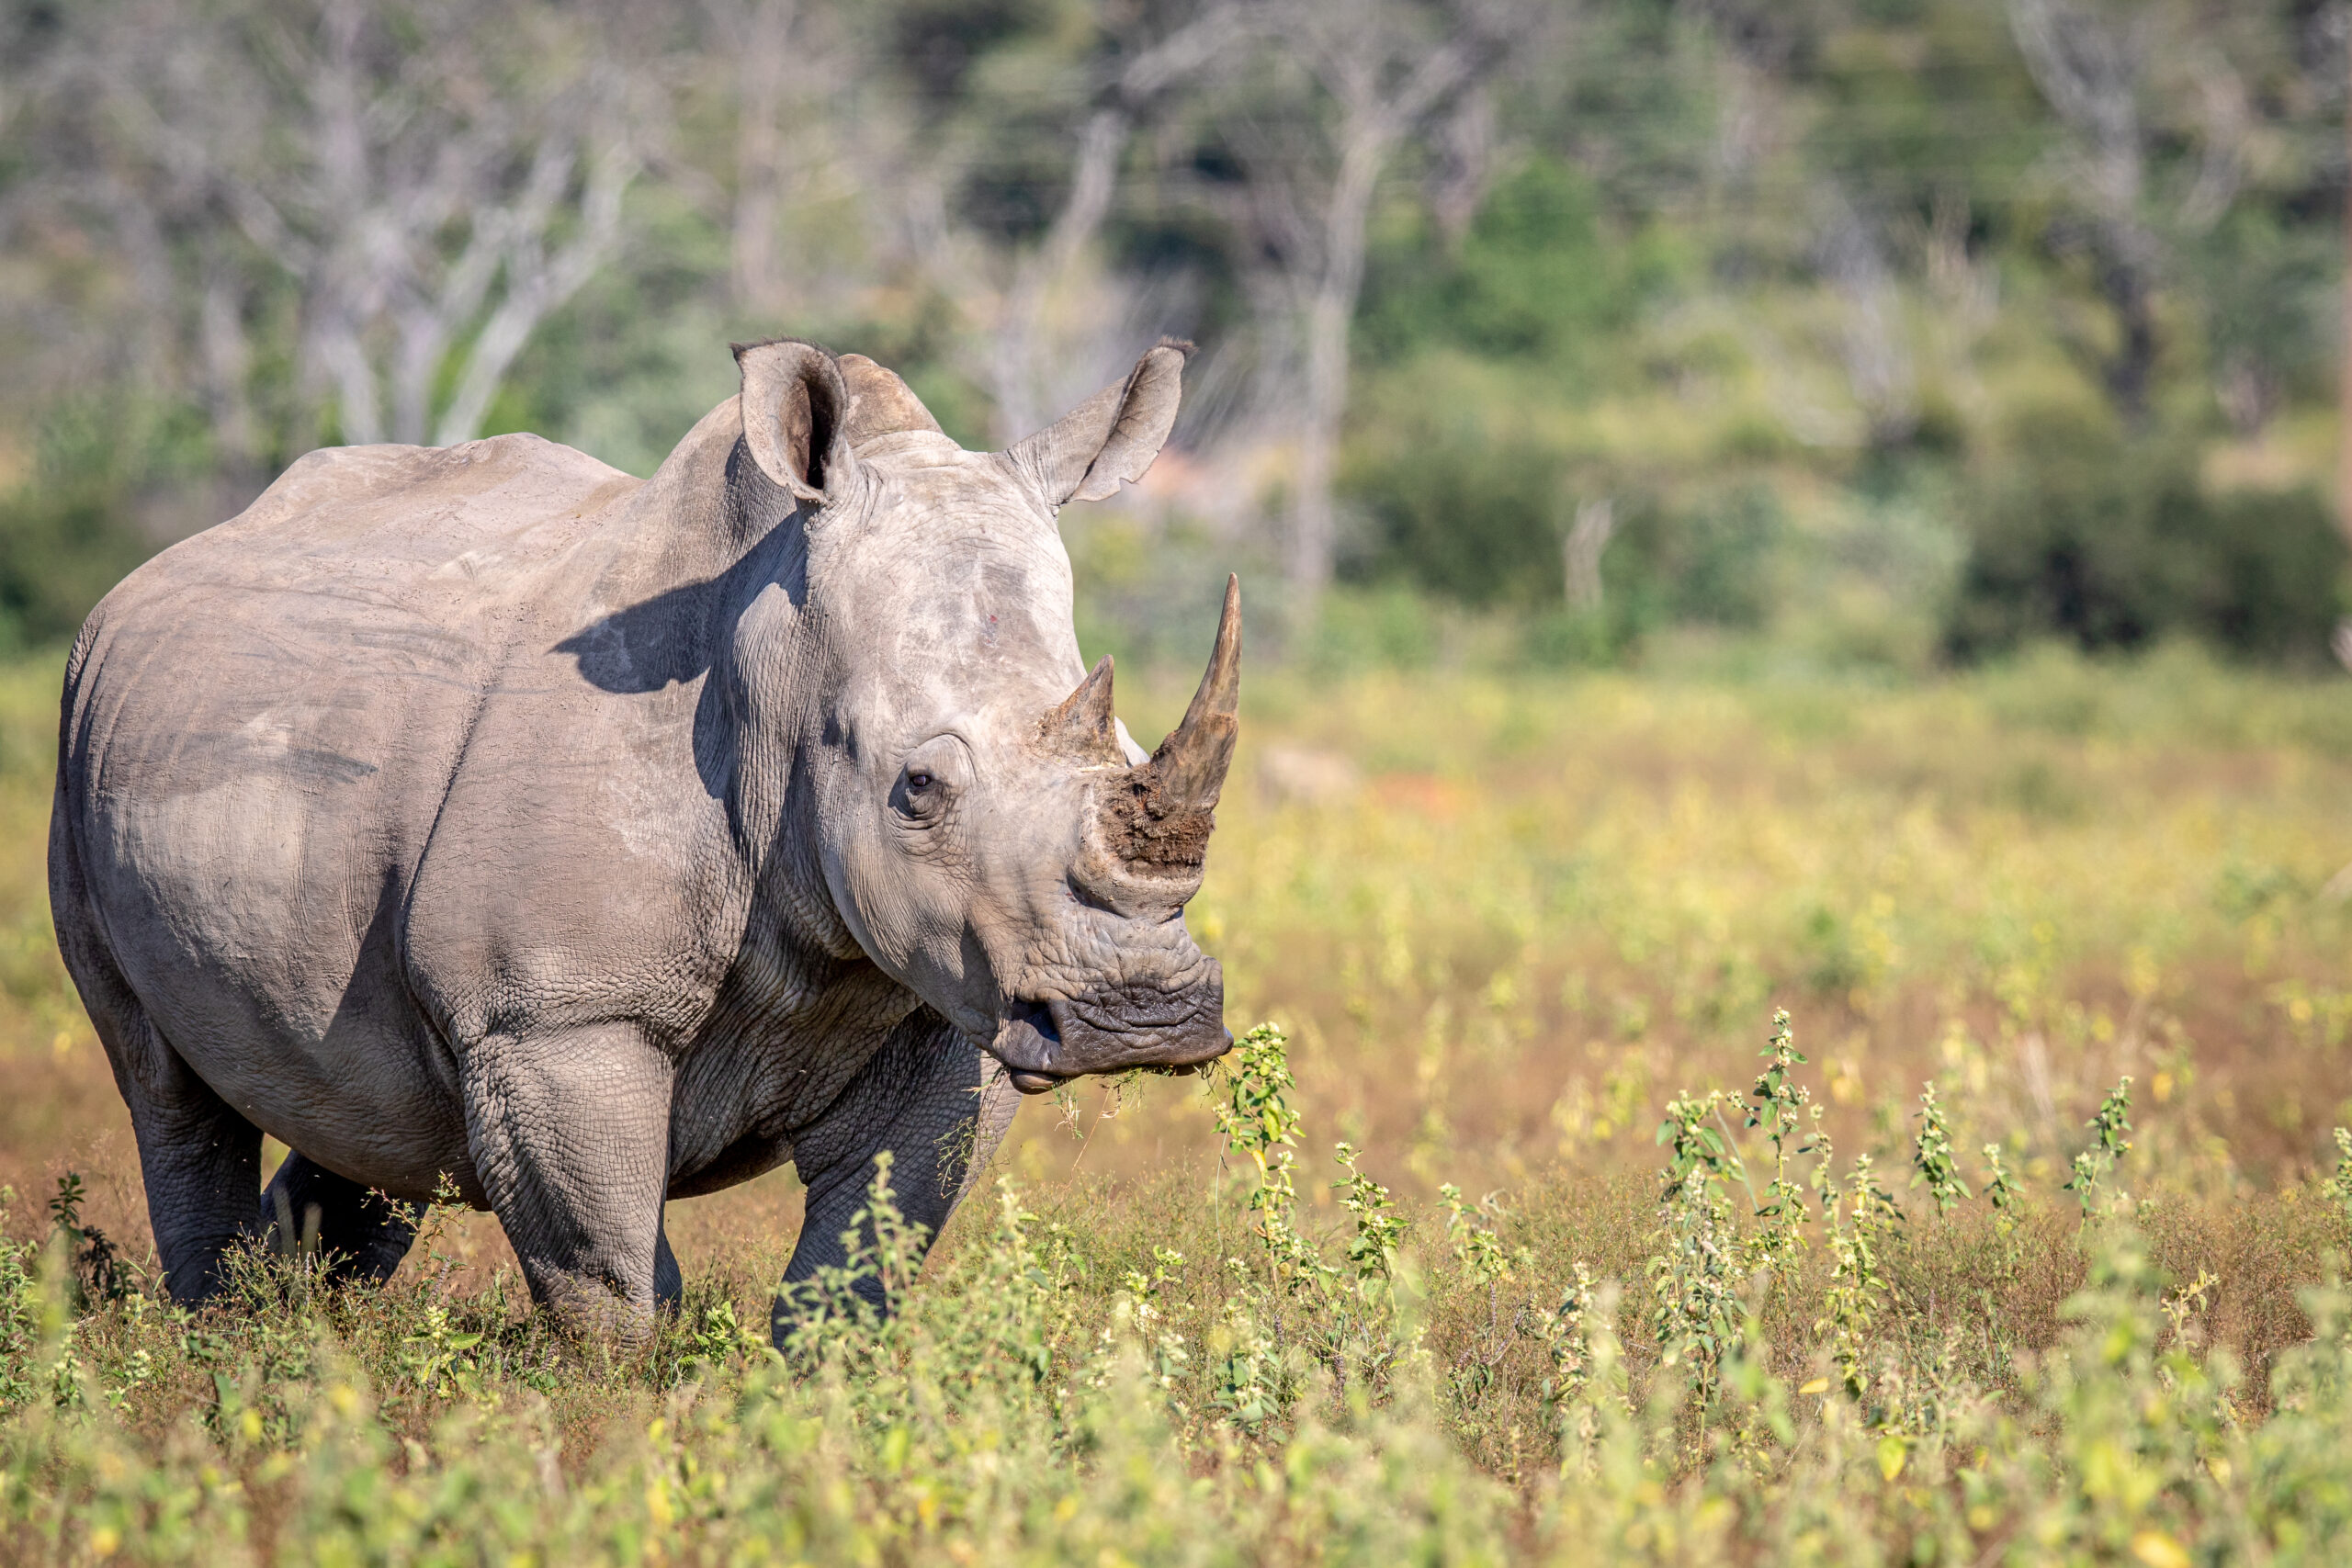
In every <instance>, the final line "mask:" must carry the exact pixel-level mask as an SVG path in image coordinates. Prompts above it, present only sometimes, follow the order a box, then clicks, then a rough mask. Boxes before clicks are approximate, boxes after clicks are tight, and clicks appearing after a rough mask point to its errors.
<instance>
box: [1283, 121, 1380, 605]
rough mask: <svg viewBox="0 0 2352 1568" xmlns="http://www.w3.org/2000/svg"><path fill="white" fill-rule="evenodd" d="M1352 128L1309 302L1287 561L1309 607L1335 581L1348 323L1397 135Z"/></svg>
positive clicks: (1294, 588)
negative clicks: (1336, 487)
mask: <svg viewBox="0 0 2352 1568" xmlns="http://www.w3.org/2000/svg"><path fill="white" fill-rule="evenodd" d="M1351 119H1352V120H1353V121H1354V123H1352V124H1351V125H1349V126H1348V127H1347V130H1346V142H1345V145H1344V147H1343V149H1342V151H1341V152H1340V172H1339V177H1338V178H1337V179H1335V180H1334V181H1333V182H1332V185H1331V197H1330V203H1329V206H1328V207H1327V208H1325V209H1324V218H1323V225H1322V228H1323V234H1322V241H1323V257H1322V260H1323V265H1322V268H1321V270H1320V273H1319V275H1318V276H1317V277H1316V278H1315V281H1314V284H1313V287H1312V290H1311V292H1310V294H1309V296H1308V299H1307V303H1306V400H1305V406H1304V407H1303V408H1302V409H1301V411H1300V419H1299V432H1298V479H1297V493H1296V494H1295V495H1294V496H1293V497H1292V500H1291V526H1290V539H1289V546H1290V549H1289V558H1288V560H1287V562H1286V563H1285V565H1286V567H1287V574H1288V576H1289V579H1290V586H1291V592H1292V593H1293V594H1294V596H1295V598H1296V599H1297V600H1298V604H1297V606H1296V608H1297V609H1298V610H1299V611H1300V612H1302V613H1304V614H1306V615H1311V614H1312V613H1313V611H1314V606H1315V602H1316V600H1317V598H1319V597H1320V596H1321V594H1322V592H1323V590H1324V589H1325V588H1326V587H1328V586H1329V584H1330V581H1331V562H1332V552H1333V547H1334V546H1335V545H1336V543H1337V531H1336V529H1335V527H1334V525H1333V513H1332V506H1331V484H1332V479H1333V478H1334V475H1335V470H1336V468H1337V466H1338V459H1339V446H1340V421H1341V420H1342V419H1343V418H1344V417H1345V416H1346V413H1347V411H1348V330H1349V328H1350V326H1351V324H1352V323H1353V321H1354V318H1355V310H1356V296H1357V294H1358V293H1359V292H1361V290H1362V289H1363V250H1364V227H1365V224H1366V222H1367V220H1368V219H1369V217H1370V214H1371V210H1372V195H1373V188H1374V186H1375V185H1376V184H1377V183H1378V181H1379V178H1380V170H1381V166H1382V165H1383V164H1385V163H1386V162H1387V159H1388V152H1389V149H1390V148H1391V146H1393V145H1394V141H1393V139H1392V138H1391V137H1388V136H1385V135H1383V134H1382V132H1381V129H1380V127H1379V126H1378V125H1376V124H1366V123H1364V119H1363V118H1361V117H1354V116H1351Z"/></svg>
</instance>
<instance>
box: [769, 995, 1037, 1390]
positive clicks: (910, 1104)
mask: <svg viewBox="0 0 2352 1568" xmlns="http://www.w3.org/2000/svg"><path fill="white" fill-rule="evenodd" d="M1020 1100H1021V1096H1020V1093H1019V1092H1018V1091H1017V1090H1015V1089H1014V1088H1013V1087H1012V1082H1011V1080H1009V1079H1008V1078H1007V1077H1005V1075H1004V1073H1003V1072H1002V1071H1001V1069H999V1068H998V1067H997V1066H995V1063H994V1062H993V1060H992V1059H991V1058H989V1056H987V1055H985V1054H983V1053H982V1052H981V1051H979V1050H978V1048H977V1047H975V1046H973V1045H971V1044H969V1043H967V1042H966V1041H965V1040H964V1039H963V1038H962V1036H960V1035H958V1034H957V1033H956V1031H955V1029H954V1028H953V1026H951V1025H950V1024H949V1023H948V1022H947V1021H946V1020H944V1019H943V1018H941V1017H940V1016H939V1015H938V1014H937V1013H935V1012H933V1011H932V1010H930V1009H929V1008H918V1009H917V1010H915V1011H914V1012H913V1013H911V1014H910V1015H909V1016H908V1018H907V1019H906V1021H903V1022H901V1023H900V1024H899V1026H898V1028H896V1029H894V1030H893V1031H891V1032H890V1036H889V1038H888V1040H887V1041H886V1042H885V1043H883V1046H882V1049H881V1050H879V1051H877V1052H876V1053H875V1055H874V1059H873V1060H872V1061H870V1062H868V1063H866V1065H865V1066H864V1067H863V1068H861V1069H859V1071H858V1074H857V1076H856V1077H854V1078H852V1079H851V1080H850V1082H849V1086H848V1087H847V1088H846V1089H842V1092H841V1095H840V1097H839V1098H837V1099H836V1100H834V1101H833V1103H832V1104H831V1105H830V1106H828V1107H827V1108H826V1109H825V1111H823V1113H822V1114H820V1116H818V1118H817V1119H816V1120H815V1121H814V1122H810V1123H809V1124H808V1125H807V1126H806V1127H803V1128H797V1129H795V1131H794V1133H793V1135H792V1148H793V1164H794V1166H795V1168H797V1170H798V1172H799V1175H800V1179H801V1181H802V1182H803V1183H804V1184H806V1186H807V1187H808V1190H809V1191H808V1198H807V1201H806V1204H805V1207H804V1209H803V1212H802V1217H801V1221H800V1239H799V1240H798V1242H797V1243H796V1244H795V1246H794V1247H793V1251H792V1261H791V1262H790V1263H789V1264H787V1265H786V1268H785V1271H784V1284H785V1290H784V1292H783V1293H781V1294H779V1295H778V1296H777V1297H776V1299H775V1308H774V1311H773V1312H772V1314H771V1315H770V1320H769V1330H770V1333H771V1335H772V1337H774V1338H775V1342H776V1344H777V1345H778V1346H779V1347H781V1346H782V1345H783V1343H784V1340H785V1338H786V1336H788V1335H789V1334H790V1333H791V1332H792V1329H793V1325H795V1324H796V1323H797V1322H798V1321H799V1317H800V1314H801V1312H802V1311H804V1310H805V1308H804V1306H803V1305H802V1303H800V1302H798V1301H797V1300H796V1294H797V1292H795V1290H794V1287H796V1286H797V1285H800V1284H802V1283H804V1282H806V1281H808V1280H814V1279H815V1278H816V1277H817V1274H818V1271H819V1270H820V1269H839V1268H842V1267H843V1266H845V1265H846V1264H847V1263H848V1261H849V1255H848V1252H847V1250H846V1249H845V1248H844V1247H843V1246H842V1236H843V1235H844V1234H846V1233H847V1232H848V1231H849V1228H850V1225H851V1223H852V1221H853V1220H854V1219H855V1218H856V1216H857V1214H858V1213H859V1211H860V1210H862V1209H863V1208H865V1201H866V1193H867V1191H868V1190H869V1189H870V1188H871V1187H872V1186H873V1183H874V1173H875V1168H876V1156H877V1155H879V1154H881V1153H882V1152H883V1151H884V1150H888V1151H889V1154H890V1193H891V1197H892V1199H893V1201H896V1202H897V1204H898V1206H899V1213H901V1214H902V1215H904V1216H905V1217H906V1219H907V1220H908V1221H909V1222H910V1223H911V1224H918V1225H921V1226H922V1228H923V1231H924V1233H925V1235H926V1238H927V1239H926V1240H925V1243H924V1245H925V1247H928V1246H929V1244H930V1242H931V1241H935V1240H937V1239H938V1236H939V1233H940V1231H941V1230H942V1229H943V1228H944V1226H945V1225H946V1224H947V1222H948V1220H949V1219H951V1218H952V1217H953V1216H954V1215H955V1213H956V1206H957V1205H958V1204H960V1203H961V1202H962V1201H964V1195H965V1193H967V1191H969V1190H971V1187H972V1184H973V1182H974V1181H976V1180H977V1179H978V1176H979V1173H980V1171H981V1169H982V1168H984V1167H985V1166H986V1165H987V1164H988V1162H989V1157H990V1156H993V1155H994V1154H995V1152H996V1146H997V1144H998V1143H999V1142H1000V1141H1001V1139H1002V1138H1003V1136H1004V1133H1005V1129H1006V1128H1007V1127H1009V1126H1011V1125H1012V1112H1013V1109H1014V1107H1016V1106H1017V1105H1018V1104H1019V1103H1020ZM866 1234H867V1236H868V1238H869V1239H870V1238H871V1235H872V1231H871V1227H867V1228H866ZM853 1288H854V1290H855V1291H856V1292H857V1293H858V1294H859V1295H861V1296H863V1297H864V1298H865V1299H866V1300H867V1301H869V1302H871V1303H874V1304H875V1305H876V1306H877V1307H880V1308H882V1309H883V1310H885V1311H888V1309H889V1305H890V1303H889V1302H888V1299H887V1297H886V1296H885V1293H884V1292H883V1289H882V1284H881V1281H879V1280H875V1279H873V1278H871V1277H870V1276H869V1277H867V1278H865V1279H863V1280H859V1281H857V1283H856V1284H855V1285H854V1287H853Z"/></svg>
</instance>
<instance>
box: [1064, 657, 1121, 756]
mask: <svg viewBox="0 0 2352 1568" xmlns="http://www.w3.org/2000/svg"><path fill="white" fill-rule="evenodd" d="M1045 735H1046V741H1047V742H1048V743H1049V744H1054V745H1058V746H1060V747H1063V748H1065V749H1067V750H1069V751H1071V752H1073V753H1075V754H1076V755H1078V756H1080V757H1082V758H1084V759H1086V760H1088V761H1097V762H1104V763H1110V764H1114V765H1115V764H1121V763H1124V762H1125V761H1126V754H1125V752H1124V751H1122V750H1120V749H1119V721H1118V718H1117V716H1116V714H1115V712H1114V708H1113V706H1112V701H1111V656H1110V655H1109V654H1107V653H1106V654H1104V655H1103V657H1102V659H1101V660H1099V661H1098V662H1097V663H1096V664H1095V666H1094V668H1093V669H1091V670H1090V671H1087V672H1086V679H1085V680H1083V681H1080V682H1079V683H1078V690H1076V691H1074V692H1072V693H1071V694H1069V696H1067V697H1064V698H1063V699H1062V700H1061V704H1060V705H1059V706H1057V707H1054V708H1050V709H1048V710H1047V711H1046V722H1045Z"/></svg>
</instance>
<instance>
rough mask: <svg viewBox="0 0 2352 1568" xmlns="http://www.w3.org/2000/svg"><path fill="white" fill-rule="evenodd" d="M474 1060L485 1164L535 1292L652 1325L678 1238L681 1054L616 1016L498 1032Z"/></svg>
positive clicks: (486, 1186)
mask: <svg viewBox="0 0 2352 1568" xmlns="http://www.w3.org/2000/svg"><path fill="white" fill-rule="evenodd" d="M464 1072H465V1094H466V1128H467V1134H468V1137H469V1141H470V1142H471V1145H472V1150H473V1157H474V1169H475V1172H476V1174H477V1175H478V1176H479V1178H480V1179H481V1190H482V1195H483V1197H484V1198H486V1199H487V1200H488V1201H489V1203H490V1207H491V1208H492V1210H494V1211H495V1212H496V1213H497V1215H498V1223H499V1224H501V1225H502V1226H503V1227H504V1228H505V1231H506V1239H507V1240H508V1241H510V1242H512V1243H513V1244H514V1247H515V1257H516V1258H519V1259H520V1260H521V1261H522V1265H523V1277H524V1279H525V1280H527V1281H529V1283H530V1287H531V1295H532V1298H533V1299H534V1300H535V1301H537V1302H538V1303H540V1304H541V1305H542V1306H545V1307H549V1308H552V1309H554V1310H555V1311H557V1312H560V1313H561V1314H564V1315H566V1316H568V1317H571V1318H574V1319H577V1320H580V1321H581V1322H582V1325H583V1326H593V1327H599V1328H605V1329H609V1330H611V1331H613V1332H616V1333H617V1334H619V1335H620V1336H622V1337H625V1338H631V1339H634V1338H639V1337H642V1336H644V1335H645V1334H647V1333H648V1332H650V1329H651V1326H652V1316H653V1308H654V1298H655V1292H656V1285H657V1282H658V1277H659V1274H660V1272H661V1270H660V1268H659V1264H658V1259H659V1258H660V1256H661V1254H662V1252H663V1251H665V1250H666V1249H665V1248H664V1247H663V1246H662V1191H663V1189H664V1187H665V1186H666V1185H667V1178H668V1163H669V1151H670V1078H671V1072H670V1061H669V1058H668V1057H667V1056H665V1055H662V1053H661V1052H660V1051H659V1050H657V1049H655V1048H654V1047H653V1046H652V1045H651V1044H650V1043H648V1042H647V1041H646V1040H645V1038H644V1037H643V1036H642V1035H641V1034H639V1032H638V1031H637V1030H636V1029H634V1028H632V1027H629V1026H628V1025H624V1024H605V1025H600V1026H597V1027H594V1028H587V1029H577V1030H571V1031H568V1032H563V1033H560V1034H554V1035H549V1036H547V1037H545V1038H539V1039H517V1038H515V1037H513V1036H501V1035H492V1036H490V1037H489V1038H487V1039H485V1040H483V1041H482V1042H481V1043H480V1044H478V1045H476V1046H475V1047H474V1048H473V1049H472V1050H471V1051H470V1052H469V1053H468V1054H467V1056H466V1061H465V1068H464ZM671 1268H672V1270H673V1274H674V1270H675V1268H676V1264H675V1262H674V1261H673V1263H672V1265H671Z"/></svg>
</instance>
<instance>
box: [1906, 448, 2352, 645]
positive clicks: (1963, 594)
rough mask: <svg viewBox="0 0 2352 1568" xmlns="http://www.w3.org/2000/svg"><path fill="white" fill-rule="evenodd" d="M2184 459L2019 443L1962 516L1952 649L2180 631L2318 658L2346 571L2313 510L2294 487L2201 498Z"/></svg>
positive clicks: (2114, 640)
mask: <svg viewBox="0 0 2352 1568" xmlns="http://www.w3.org/2000/svg"><path fill="white" fill-rule="evenodd" d="M2191 457H2192V454H2191V453H2190V451H2189V450H2188V447H2187V445H2186V444H2185V443H2176V442H2172V441H2167V440H2164V439H2161V438H2154V437H2151V438H2148V439H2145V440H2142V441H2124V440H2122V439H2120V438H2117V437H2112V436H2109V435H2106V434H2102V433H2100V432H2098V431H2097V430H2093V429H2086V428H2084V427H2082V426H2080V425H2079V424H2070V423H2068V422H2065V421H2063V420H2053V421H2052V422H2050V425H2049V427H2048V428H2047V429H2044V430H2041V431H2039V432H2037V433H2035V434H2032V435H2031V436H2030V438H2028V439H2027V440H2025V441H2023V442H2021V443H2020V444H2019V450H2018V454H2017V456H2016V457H2015V460H2014V464H2013V467H2012V469H2011V471H2010V472H2009V474H2008V475H2007V478H2006V479H2002V480H1999V481H1996V482H1995V483H1993V484H1991V485H1989V486H1988V487H1986V489H1985V491H1983V493H1982V494H1981V495H1980V496H1979V498H1978V500H1977V502H1976V503H1975V505H1974V506H1973V508H1972V513H1973V514H1972V516H1971V519H1970V522H1971V536H1970V547H1969V555H1968V559H1967V563H1966V565H1965V566H1964V568H1963V569H1962V581H1961V588H1960V592H1959V595H1958V597H1957V601H1956V603H1955V604H1954V607H1953V610H1952V614H1951V621H1950V624H1949V626H1948V631H1947V641H1948V644H1949V646H1950V648H1951V650H1952V652H1953V653H1954V654H1956V655H1958V656H1960V657H1962V658H1963V659H1965V658H1976V657H1981V656H1984V655H1987V654H1993V653H1998V652H2002V651H2006V650H2007V649H2013V648H2016V647H2018V646H2019V645H2020V644H2022V643H2025V642H2027V641H2030V640H2031V639H2033V638H2036V637H2063V638H2065V639H2067V640H2069V641H2072V642H2074V643H2075V644H2077V645H2078V646H2080V647H2082V648H2085V649H2132V648H2140V647H2144V646H2147V645H2149V644H2151V643H2154V642H2156V641H2159V640H2162V639H2164V638H2165V637H2199V638H2202V639H2205V640H2206V641H2209V642H2211V643H2212V644H2213V645H2215V646H2216V647H2219V648H2222V649H2227V650H2229V651H2231V652H2233V653H2235V654H2238V655H2241V656H2243V657H2246V658H2250V659H2257V660H2267V661H2272V662H2285V663H2316V662H2317V661H2318V660H2321V659H2322V658H2324V656H2325V652H2326V648H2327V639H2328V634H2329V632H2330V630H2331V629H2332V628H2333V626H2335V618H2336V615H2337V612H2338V608H2339V604H2340V600H2339V588H2340V585H2341V581H2342V577H2343V572H2344V566H2345V551H2344V544H2343V540H2342V537H2341V536H2339V535H2338V534H2337V532H2336V530H2335V526H2334V524H2333V521H2332V519H2331V518H2330V516H2329V513H2328V509H2327V505H2326V503H2325V502H2324V501H2323V500H2322V499H2321V498H2320V497H2319V496H2317V495H2315V494H2313V493H2312V492H2311V491H2280V492H2258V491H2241V492H2231V493H2225V494H2221V495H2209V494H2208V493H2207V492H2206V491H2204V490H2203V488H2202V487H2201V486H2200V484H2199V480H2198V477H2197V474H2196V471H2195V469H2194V468H2193V466H2192V461H2191Z"/></svg>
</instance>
